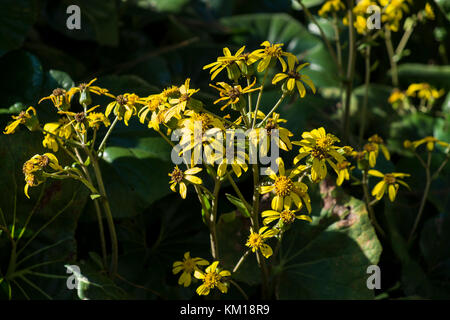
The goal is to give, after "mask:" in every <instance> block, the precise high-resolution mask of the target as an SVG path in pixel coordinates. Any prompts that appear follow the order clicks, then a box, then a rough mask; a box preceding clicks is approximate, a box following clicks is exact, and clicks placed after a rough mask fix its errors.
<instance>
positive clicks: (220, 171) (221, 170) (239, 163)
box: [217, 151, 248, 178]
mask: <svg viewBox="0 0 450 320" xmlns="http://www.w3.org/2000/svg"><path fill="white" fill-rule="evenodd" d="M247 159H248V155H247V154H246V153H245V152H243V151H238V152H237V155H236V156H235V157H234V159H232V160H228V159H227V156H226V154H223V155H222V161H221V162H220V163H219V165H218V166H217V176H219V177H223V176H225V174H226V173H227V167H228V166H231V169H232V170H233V172H234V174H235V175H236V177H238V178H239V177H240V176H241V175H242V171H244V172H247V170H248V165H247V163H246V162H245V160H247Z"/></svg>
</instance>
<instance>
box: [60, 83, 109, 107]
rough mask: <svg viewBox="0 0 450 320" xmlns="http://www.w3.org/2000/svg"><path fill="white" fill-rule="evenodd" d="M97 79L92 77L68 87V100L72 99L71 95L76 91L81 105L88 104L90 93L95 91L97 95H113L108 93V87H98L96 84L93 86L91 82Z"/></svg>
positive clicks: (90, 100) (89, 102)
mask: <svg viewBox="0 0 450 320" xmlns="http://www.w3.org/2000/svg"><path fill="white" fill-rule="evenodd" d="M95 81H97V78H94V79H92V80H91V81H89V83H81V84H80V85H78V87H73V88H70V90H69V91H68V92H67V95H68V97H69V101H71V100H72V96H73V95H75V94H76V93H79V94H80V99H79V102H80V104H81V105H83V106H84V105H89V104H91V102H92V99H91V95H90V93H95V94H97V95H102V94H104V95H107V96H110V97H114V96H113V95H112V94H110V93H108V89H104V88H100V87H98V86H93V85H92V84H93V83H94V82H95Z"/></svg>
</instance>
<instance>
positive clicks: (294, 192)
mask: <svg viewBox="0 0 450 320" xmlns="http://www.w3.org/2000/svg"><path fill="white" fill-rule="evenodd" d="M276 163H277V165H278V175H276V174H275V172H274V171H273V170H272V169H270V168H268V169H267V171H266V173H267V174H269V178H270V179H272V180H273V181H274V182H273V184H272V185H270V186H261V188H260V193H261V194H265V193H269V192H271V191H274V192H275V197H274V198H273V199H272V203H271V206H272V209H273V210H275V211H281V209H282V208H283V206H284V205H285V203H289V204H290V203H291V202H294V204H295V205H296V206H297V208H301V207H302V206H303V203H305V205H306V207H307V208H308V211H311V200H310V198H309V195H308V193H307V191H308V187H307V186H306V185H305V184H304V183H303V182H298V181H295V182H294V181H292V178H293V177H294V176H295V175H297V172H296V171H295V170H292V171H291V173H290V174H289V176H286V172H285V169H284V162H283V159H281V158H278V159H277V160H276ZM302 201H303V203H302Z"/></svg>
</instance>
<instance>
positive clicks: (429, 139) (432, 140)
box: [404, 136, 449, 151]
mask: <svg viewBox="0 0 450 320" xmlns="http://www.w3.org/2000/svg"><path fill="white" fill-rule="evenodd" d="M408 142H409V143H408ZM422 144H426V146H427V149H428V150H429V151H433V150H434V147H435V145H436V144H438V145H440V146H441V147H443V148H448V147H449V144H448V143H447V142H445V141H441V140H439V139H437V138H435V137H431V136H429V137H425V138H423V139H420V140H416V141H413V142H411V141H408V140H406V141H405V144H404V145H405V147H407V148H409V147H412V148H414V149H417V148H418V147H419V146H421V145H422Z"/></svg>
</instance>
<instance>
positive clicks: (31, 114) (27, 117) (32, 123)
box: [3, 107, 39, 134]
mask: <svg viewBox="0 0 450 320" xmlns="http://www.w3.org/2000/svg"><path fill="white" fill-rule="evenodd" d="M12 118H13V120H14V121H13V122H11V123H10V124H8V125H7V126H6V128H5V131H3V134H12V133H14V132H16V130H17V128H18V127H19V125H21V124H23V125H26V126H27V127H28V128H29V129H30V130H34V129H35V128H34V127H36V126H37V125H39V122H38V121H37V118H36V109H34V108H33V107H28V109H27V110H25V111H21V112H20V113H19V114H18V115H17V116H12Z"/></svg>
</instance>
